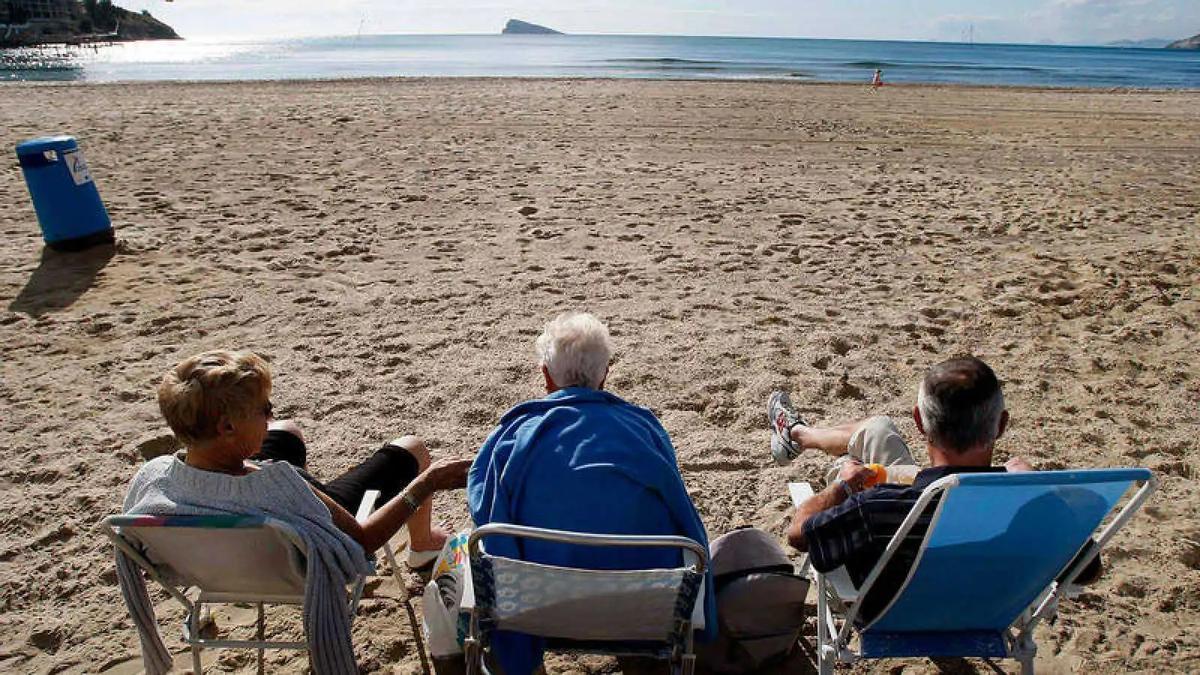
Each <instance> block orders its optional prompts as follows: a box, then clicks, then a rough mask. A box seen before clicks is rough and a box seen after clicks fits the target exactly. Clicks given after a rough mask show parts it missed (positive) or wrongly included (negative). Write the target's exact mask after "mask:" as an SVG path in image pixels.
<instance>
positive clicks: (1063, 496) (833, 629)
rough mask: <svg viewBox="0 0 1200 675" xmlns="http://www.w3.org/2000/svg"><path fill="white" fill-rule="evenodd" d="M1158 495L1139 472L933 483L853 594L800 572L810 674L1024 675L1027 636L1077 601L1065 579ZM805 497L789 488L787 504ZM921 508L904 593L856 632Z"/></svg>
mask: <svg viewBox="0 0 1200 675" xmlns="http://www.w3.org/2000/svg"><path fill="white" fill-rule="evenodd" d="M1134 485H1138V486H1140V488H1139V489H1138V490H1137V491H1136V492H1135V493H1134V494H1133V496H1132V497H1131V498H1130V499H1129V501H1128V502H1126V504H1125V506H1124V508H1122V509H1121V510H1120V511H1119V512H1118V513H1117V514H1116V516H1115V517H1112V518H1111V519H1109V520H1108V522H1107V525H1104V522H1105V520H1106V518H1108V517H1109V516H1110V515H1111V514H1112V513H1113V512H1114V511H1115V510H1116V507H1117V505H1118V503H1119V502H1120V500H1121V498H1122V496H1123V495H1125V494H1126V493H1127V492H1128V491H1129V490H1130V488H1131V487H1133V486H1134ZM1156 485H1157V483H1156V480H1155V478H1154V476H1153V475H1152V474H1151V473H1150V471H1149V470H1148V469H1092V470H1082V471H1030V472H1020V473H961V474H953V475H950V476H946V477H945V478H942V479H940V480H938V481H936V482H934V483H933V484H931V485H930V486H929V487H927V488H925V490H924V492H922V493H921V496H920V498H919V499H918V501H917V503H916V504H915V505H914V506H913V507H912V510H911V511H910V512H909V513H908V516H907V517H906V518H905V519H904V521H903V522H902V523H901V525H900V527H899V529H898V530H897V531H896V534H895V536H893V537H892V539H891V541H890V542H889V543H888V545H887V547H886V549H885V550H884V553H883V556H882V557H881V558H880V560H879V562H878V563H877V564H876V565H875V567H874V568H873V569H872V570H871V572H870V574H868V575H867V577H866V578H865V579H864V580H863V583H862V585H861V586H860V587H857V588H856V587H855V586H854V584H853V583H852V581H851V579H850V577H849V575H848V574H846V573H845V569H844V568H839V569H838V570H834V571H833V572H831V573H829V574H821V573H818V572H816V571H815V570H812V569H811V567H808V566H807V565H806V568H807V569H809V571H810V574H811V577H812V579H813V582H814V585H815V587H816V589H817V658H818V667H819V670H820V672H821V673H822V675H825V674H828V673H832V672H833V667H834V664H835V663H853V662H855V661H857V660H859V659H875V658H902V657H922V656H924V657H980V658H1011V659H1016V660H1017V661H1019V662H1020V664H1021V672H1022V673H1032V672H1033V659H1034V656H1035V655H1036V654H1037V645H1036V644H1035V642H1034V640H1033V631H1034V628H1036V627H1037V625H1038V623H1039V622H1041V621H1042V620H1044V619H1049V618H1052V617H1054V616H1055V614H1056V613H1057V610H1058V602H1059V600H1060V598H1062V597H1068V598H1069V597H1073V596H1074V595H1075V594H1076V593H1077V592H1078V587H1077V586H1075V585H1074V584H1073V582H1074V581H1075V579H1076V578H1077V577H1078V576H1079V574H1080V573H1081V572H1083V570H1084V569H1085V568H1086V567H1087V566H1088V564H1089V563H1091V562H1092V560H1093V559H1094V558H1095V557H1096V555H1097V554H1098V553H1099V551H1100V549H1101V548H1103V546H1104V545H1105V544H1106V543H1108V541H1109V540H1110V539H1112V537H1113V535H1114V534H1116V533H1117V531H1118V530H1120V529H1121V527H1122V526H1124V525H1125V523H1127V522H1128V521H1129V519H1130V518H1131V517H1132V516H1133V515H1134V513H1136V512H1137V510H1138V509H1139V508H1140V507H1141V506H1142V504H1143V503H1144V502H1145V501H1146V499H1147V497H1149V496H1150V494H1151V493H1152V492H1153V491H1154V489H1155V487H1156ZM811 493H812V490H811V488H808V487H807V485H805V484H792V496H793V500H794V501H799V500H800V499H801V498H802V497H803V496H804V495H805V494H811ZM927 508H929V509H932V515H931V516H930V521H929V527H928V530H927V532H926V534H925V536H924V538H923V539H922V541H921V543H920V548H919V549H918V553H917V557H916V560H915V561H914V563H913V566H912V568H911V569H910V570H909V571H908V574H907V577H906V579H905V581H904V583H903V584H902V585H901V586H900V588H898V589H896V593H895V595H894V596H893V597H892V599H891V600H890V602H889V603H888V604H887V606H886V607H885V608H884V609H883V610H882V611H881V612H880V613H879V615H878V616H877V617H875V618H874V619H873V620H871V621H870V622H868V623H866V625H862V626H859V625H856V622H855V618H856V617H857V616H858V615H859V612H860V610H861V608H862V605H863V600H864V598H866V596H867V593H868V592H870V591H871V589H872V587H873V585H874V584H875V582H876V580H878V579H879V578H880V575H881V574H882V573H883V571H884V568H885V567H886V566H887V563H888V561H889V560H890V559H891V558H892V557H893V556H894V555H895V553H896V551H897V550H898V549H899V548H900V547H901V545H902V544H903V543H904V541H905V537H906V535H907V534H908V533H909V531H910V530H912V529H913V527H914V526H915V525H916V524H917V522H918V519H920V518H921V516H922V514H923V513H925V511H926V510H927ZM1102 525H1104V526H1103V529H1100V528H1101V526H1102ZM1098 530H1099V532H1098V533H1097V531H1098ZM1093 539H1094V541H1095V545H1094V546H1093V545H1091V544H1090V541H1091V540H1093ZM910 545H911V544H910ZM1072 561H1074V564H1072ZM855 632H857V635H858V649H857V650H854V649H851V638H852V634H853V633H855Z"/></svg>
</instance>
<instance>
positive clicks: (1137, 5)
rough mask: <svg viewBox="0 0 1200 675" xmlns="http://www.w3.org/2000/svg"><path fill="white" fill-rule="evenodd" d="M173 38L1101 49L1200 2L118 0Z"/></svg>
mask: <svg viewBox="0 0 1200 675" xmlns="http://www.w3.org/2000/svg"><path fill="white" fill-rule="evenodd" d="M116 4H118V5H120V6H122V7H125V8H126V9H132V10H143V9H146V10H149V11H150V13H151V14H153V15H154V16H156V17H158V18H160V19H162V20H163V21H165V22H167V23H168V24H170V25H171V26H172V27H174V28H175V30H176V31H177V32H179V34H180V35H182V36H184V37H185V38H186V37H192V38H204V37H236V36H243V37H291V36H303V35H354V34H358V33H360V32H361V33H363V34H370V33H435V34H436V33H441V34H445V33H498V32H500V29H501V28H502V27H503V26H504V23H505V22H506V21H507V20H508V19H510V18H517V19H523V20H525V21H531V22H533V23H539V24H542V25H545V26H550V27H552V28H555V29H557V30H560V31H563V32H567V33H617V34H650V35H735V36H763V37H808V38H847V39H870V40H947V41H959V40H963V39H964V38H965V37H966V36H967V35H968V32H967V31H968V30H971V29H972V28H973V33H974V40H975V41H976V42H1025V43H1042V42H1054V43H1064V44H1102V43H1105V42H1110V41H1115V40H1125V39H1135V40H1136V39H1146V38H1167V39H1178V38H1183V37H1188V36H1191V35H1195V34H1197V33H1200V0H989V1H980V0H976V1H974V2H971V1H969V0H691V1H688V0H507V1H504V0H439V1H430V0H252V1H251V0H174V1H173V2H167V1H166V0H116Z"/></svg>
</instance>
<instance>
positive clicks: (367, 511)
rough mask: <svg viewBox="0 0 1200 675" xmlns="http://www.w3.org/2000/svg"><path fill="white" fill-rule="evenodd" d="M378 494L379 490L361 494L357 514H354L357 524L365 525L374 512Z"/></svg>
mask: <svg viewBox="0 0 1200 675" xmlns="http://www.w3.org/2000/svg"><path fill="white" fill-rule="evenodd" d="M379 494H380V492H379V490H367V491H366V492H364V493H363V498H362V502H360V503H359V505H358V513H355V514H354V519H355V520H357V521H358V522H359V524H362V523H365V522H366V521H367V518H368V517H370V515H371V512H373V511H374V510H375V502H377V501H379Z"/></svg>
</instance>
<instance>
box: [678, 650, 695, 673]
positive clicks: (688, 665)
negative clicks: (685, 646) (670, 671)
mask: <svg viewBox="0 0 1200 675" xmlns="http://www.w3.org/2000/svg"><path fill="white" fill-rule="evenodd" d="M682 661H683V663H682V664H681V665H682V666H683V668H682V670H683V675H693V674H694V673H695V672H696V655H695V654H684V655H683V659H682Z"/></svg>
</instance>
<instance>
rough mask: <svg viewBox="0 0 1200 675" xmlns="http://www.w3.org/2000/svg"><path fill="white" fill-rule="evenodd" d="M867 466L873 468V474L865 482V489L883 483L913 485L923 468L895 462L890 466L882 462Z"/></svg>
mask: <svg viewBox="0 0 1200 675" xmlns="http://www.w3.org/2000/svg"><path fill="white" fill-rule="evenodd" d="M866 467H867V468H868V469H870V470H871V476H870V477H868V478H867V481H866V482H865V483H863V488H864V489H866V488H873V487H875V486H876V485H882V484H883V483H891V484H893V485H912V483H913V480H914V479H916V477H917V472H919V471H920V470H921V468H920V467H917V466H911V465H908V464H893V465H892V466H890V467H889V466H884V465H882V464H867V465H866Z"/></svg>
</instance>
